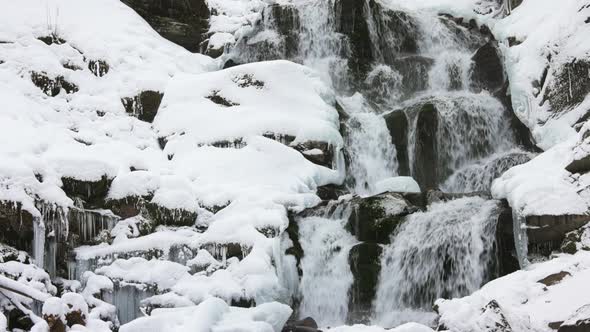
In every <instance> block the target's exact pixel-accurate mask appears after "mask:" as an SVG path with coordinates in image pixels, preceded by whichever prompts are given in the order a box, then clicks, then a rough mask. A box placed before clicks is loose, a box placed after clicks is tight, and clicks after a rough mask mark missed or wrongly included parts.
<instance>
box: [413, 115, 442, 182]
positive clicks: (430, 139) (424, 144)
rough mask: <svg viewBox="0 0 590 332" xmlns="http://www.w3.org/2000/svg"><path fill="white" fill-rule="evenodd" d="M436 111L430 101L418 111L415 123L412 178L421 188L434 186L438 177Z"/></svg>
mask: <svg viewBox="0 0 590 332" xmlns="http://www.w3.org/2000/svg"><path fill="white" fill-rule="evenodd" d="M437 131H438V112H437V110H436V107H435V106H434V104H432V103H427V104H425V105H424V106H422V108H421V109H420V111H419V114H418V120H417V124H416V151H415V161H414V165H413V167H414V179H415V180H416V182H418V184H419V185H420V188H423V189H433V188H436V186H437V185H438V182H439V177H438V167H437V165H438V141H437V135H436V133H437Z"/></svg>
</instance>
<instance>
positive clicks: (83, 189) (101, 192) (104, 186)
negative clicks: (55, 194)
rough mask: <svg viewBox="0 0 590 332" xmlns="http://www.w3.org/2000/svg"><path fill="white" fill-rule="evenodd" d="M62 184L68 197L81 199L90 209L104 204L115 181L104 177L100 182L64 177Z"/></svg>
mask: <svg viewBox="0 0 590 332" xmlns="http://www.w3.org/2000/svg"><path fill="white" fill-rule="evenodd" d="M61 182H62V190H63V191H64V192H65V193H66V195H68V197H70V198H81V199H82V200H83V201H84V202H85V203H86V204H87V206H88V207H98V206H100V205H102V203H103V202H104V199H105V198H106V196H107V194H108V193H109V188H110V187H111V183H112V182H113V180H112V179H110V178H108V177H107V176H106V175H103V176H102V177H101V179H100V180H98V181H83V180H78V179H74V178H70V177H63V178H62V179H61Z"/></svg>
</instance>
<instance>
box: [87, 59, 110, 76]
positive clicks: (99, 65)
mask: <svg viewBox="0 0 590 332" xmlns="http://www.w3.org/2000/svg"><path fill="white" fill-rule="evenodd" d="M88 69H89V70H90V72H92V74H94V76H97V77H103V76H104V75H106V74H107V73H108V72H109V69H110V67H109V64H108V63H107V62H106V61H104V60H90V61H88Z"/></svg>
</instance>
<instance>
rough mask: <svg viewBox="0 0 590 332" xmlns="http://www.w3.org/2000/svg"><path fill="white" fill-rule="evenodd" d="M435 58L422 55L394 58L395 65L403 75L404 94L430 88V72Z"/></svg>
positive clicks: (408, 94) (402, 86)
mask: <svg viewBox="0 0 590 332" xmlns="http://www.w3.org/2000/svg"><path fill="white" fill-rule="evenodd" d="M433 64H434V60H433V59H431V58H427V57H424V56H420V55H406V56H403V57H398V58H396V59H394V60H393V67H394V68H396V69H397V70H398V71H399V73H400V74H401V75H402V84H401V89H402V91H403V92H404V96H405V97H407V96H410V95H411V94H413V93H416V92H420V91H424V90H426V89H427V88H428V84H429V83H428V79H429V78H428V72H429V71H430V68H431V67H432V65H433Z"/></svg>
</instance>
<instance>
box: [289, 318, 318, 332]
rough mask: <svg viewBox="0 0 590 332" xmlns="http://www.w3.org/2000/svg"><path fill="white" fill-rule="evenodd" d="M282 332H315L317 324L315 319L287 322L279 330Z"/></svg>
mask: <svg viewBox="0 0 590 332" xmlns="http://www.w3.org/2000/svg"><path fill="white" fill-rule="evenodd" d="M281 331H282V332H317V331H319V330H318V324H317V323H316V321H315V319H313V318H311V317H305V318H303V319H300V320H289V321H287V323H286V324H285V326H284V327H283V329H282V330H281Z"/></svg>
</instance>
